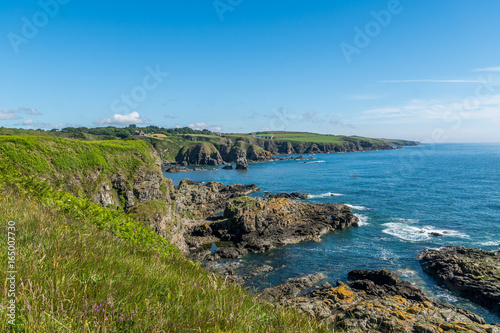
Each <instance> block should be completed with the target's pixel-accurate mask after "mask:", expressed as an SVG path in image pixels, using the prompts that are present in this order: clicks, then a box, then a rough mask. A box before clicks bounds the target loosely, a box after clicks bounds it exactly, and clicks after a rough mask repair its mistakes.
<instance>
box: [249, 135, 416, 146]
mask: <svg viewBox="0 0 500 333" xmlns="http://www.w3.org/2000/svg"><path fill="white" fill-rule="evenodd" d="M253 136H254V137H257V138H259V137H270V136H272V137H273V140H275V141H288V142H295V143H302V142H304V143H307V142H313V143H334V144H342V143H346V142H356V141H359V140H364V141H368V142H372V143H379V144H380V143H388V144H398V145H412V144H414V143H415V142H413V141H408V140H397V139H372V138H365V137H360V136H342V135H325V134H317V133H306V132H259V133H256V134H255V135H253Z"/></svg>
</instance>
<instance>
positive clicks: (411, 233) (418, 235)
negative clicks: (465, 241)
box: [382, 222, 469, 242]
mask: <svg viewBox="0 0 500 333" xmlns="http://www.w3.org/2000/svg"><path fill="white" fill-rule="evenodd" d="M383 226H384V227H385V229H384V230H382V232H384V233H386V234H388V235H391V236H394V237H397V238H399V239H402V240H406V241H409V242H419V241H426V240H429V239H431V238H433V237H458V238H468V237H469V236H468V235H467V234H464V233H461V232H459V231H456V230H447V229H436V228H435V227H433V226H430V225H426V226H423V227H416V226H413V225H407V224H405V223H394V222H391V223H384V224H383Z"/></svg>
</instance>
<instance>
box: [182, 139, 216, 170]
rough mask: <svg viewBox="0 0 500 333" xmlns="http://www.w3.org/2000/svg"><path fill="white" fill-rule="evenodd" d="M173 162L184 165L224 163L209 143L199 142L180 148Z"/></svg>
mask: <svg viewBox="0 0 500 333" xmlns="http://www.w3.org/2000/svg"><path fill="white" fill-rule="evenodd" d="M175 160H176V161H177V162H178V163H181V164H186V165H221V164H223V163H224V161H223V159H222V156H221V155H220V153H219V151H218V150H217V148H215V146H214V145H213V144H212V143H210V142H199V143H196V144H194V145H192V146H190V147H189V148H188V147H184V148H182V149H181V150H180V151H179V153H178V154H177V157H176V158H175Z"/></svg>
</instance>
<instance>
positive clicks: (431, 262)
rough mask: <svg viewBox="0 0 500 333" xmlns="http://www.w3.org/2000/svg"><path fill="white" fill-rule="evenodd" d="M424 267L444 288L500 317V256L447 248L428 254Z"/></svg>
mask: <svg viewBox="0 0 500 333" xmlns="http://www.w3.org/2000/svg"><path fill="white" fill-rule="evenodd" d="M420 264H421V266H422V269H423V271H424V272H426V273H427V274H429V275H431V276H432V277H433V278H434V279H435V280H436V281H437V282H438V283H439V284H440V285H444V286H445V287H446V288H448V289H450V290H451V291H453V292H455V293H457V294H458V295H460V296H462V297H464V298H467V299H469V300H471V301H473V302H475V303H477V304H479V305H482V306H484V307H485V308H487V309H490V310H492V311H494V312H496V313H500V252H488V251H482V250H477V249H469V248H466V247H445V248H442V249H440V250H427V251H425V252H424V253H423V254H422V255H420Z"/></svg>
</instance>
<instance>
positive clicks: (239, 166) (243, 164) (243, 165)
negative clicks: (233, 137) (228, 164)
mask: <svg viewBox="0 0 500 333" xmlns="http://www.w3.org/2000/svg"><path fill="white" fill-rule="evenodd" d="M236 170H248V161H247V159H246V158H245V157H240V158H238V159H237V160H236Z"/></svg>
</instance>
